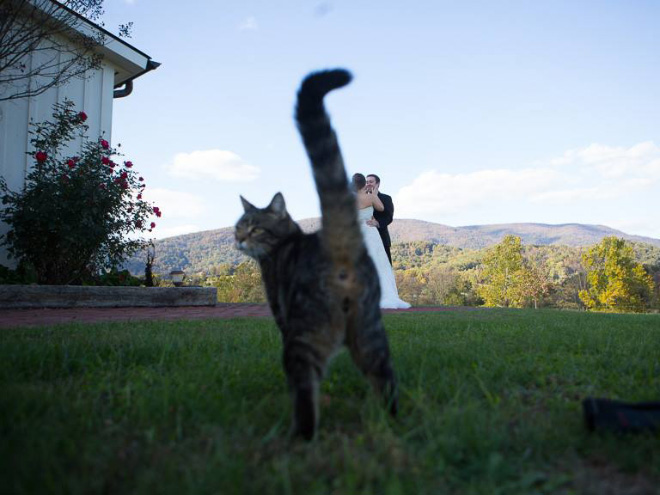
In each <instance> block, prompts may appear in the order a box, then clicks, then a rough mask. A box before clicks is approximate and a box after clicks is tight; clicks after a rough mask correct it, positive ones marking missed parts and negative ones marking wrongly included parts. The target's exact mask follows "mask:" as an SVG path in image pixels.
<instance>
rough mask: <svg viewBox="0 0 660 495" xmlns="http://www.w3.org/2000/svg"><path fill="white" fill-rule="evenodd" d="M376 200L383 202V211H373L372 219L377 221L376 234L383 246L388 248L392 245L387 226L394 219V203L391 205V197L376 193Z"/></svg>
mask: <svg viewBox="0 0 660 495" xmlns="http://www.w3.org/2000/svg"><path fill="white" fill-rule="evenodd" d="M378 199H380V200H381V201H382V202H383V206H384V207H385V209H384V210H383V211H376V210H374V218H375V219H376V220H378V225H379V227H378V233H379V234H380V238H381V239H382V240H383V246H385V247H389V246H391V245H392V241H391V240H390V233H389V231H388V230H387V226H388V225H389V224H391V223H392V219H393V218H394V203H392V197H391V196H388V195H387V194H383V193H380V192H379V193H378Z"/></svg>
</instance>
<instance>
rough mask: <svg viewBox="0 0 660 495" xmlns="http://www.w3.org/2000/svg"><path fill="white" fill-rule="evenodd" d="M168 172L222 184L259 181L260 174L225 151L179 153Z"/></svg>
mask: <svg viewBox="0 0 660 495" xmlns="http://www.w3.org/2000/svg"><path fill="white" fill-rule="evenodd" d="M168 171H169V173H170V175H172V176H173V177H179V178H183V179H196V180H204V179H214V180H217V181H220V182H249V181H253V180H255V179H257V178H258V177H259V173H260V170H259V168H258V167H255V166H254V165H250V164H249V163H247V162H245V161H244V160H243V159H242V158H241V157H240V156H238V155H237V154H236V153H232V152H231V151H225V150H204V151H193V152H192V153H179V154H177V155H176V156H175V157H174V161H173V163H172V164H171V165H169V166H168Z"/></svg>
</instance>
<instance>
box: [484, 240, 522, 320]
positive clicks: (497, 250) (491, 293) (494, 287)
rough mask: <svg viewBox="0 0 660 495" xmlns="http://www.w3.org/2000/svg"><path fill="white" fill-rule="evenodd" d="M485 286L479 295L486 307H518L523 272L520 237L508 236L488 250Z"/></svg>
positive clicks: (485, 262)
mask: <svg viewBox="0 0 660 495" xmlns="http://www.w3.org/2000/svg"><path fill="white" fill-rule="evenodd" d="M483 265H484V269H483V273H482V277H483V281H484V282H483V284H482V285H481V286H480V287H479V290H478V293H479V295H480V296H481V297H482V298H483V300H484V304H485V305H486V306H504V307H509V306H513V307H516V306H518V301H519V300H520V290H519V279H520V277H521V271H522V270H523V255H522V244H521V240H520V237H517V236H513V235H507V236H506V237H505V238H504V239H502V242H500V243H499V244H497V245H495V246H493V247H492V248H491V249H489V250H488V252H487V254H486V256H485V257H484V261H483Z"/></svg>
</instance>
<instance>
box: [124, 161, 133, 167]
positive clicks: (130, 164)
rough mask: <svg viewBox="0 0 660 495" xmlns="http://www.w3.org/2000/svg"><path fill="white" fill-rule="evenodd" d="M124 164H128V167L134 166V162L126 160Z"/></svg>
mask: <svg viewBox="0 0 660 495" xmlns="http://www.w3.org/2000/svg"><path fill="white" fill-rule="evenodd" d="M124 165H126V168H131V167H132V166H133V162H130V161H129V162H124Z"/></svg>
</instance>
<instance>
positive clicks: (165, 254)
mask: <svg viewBox="0 0 660 495" xmlns="http://www.w3.org/2000/svg"><path fill="white" fill-rule="evenodd" d="M298 224H299V225H300V226H301V228H302V229H303V231H305V232H313V231H315V230H318V228H319V227H320V225H321V221H320V218H318V217H317V218H305V219H302V220H299V221H298ZM389 230H390V236H391V238H392V242H393V243H394V244H397V243H402V242H416V241H423V242H431V243H435V244H444V245H447V246H451V247H457V248H462V249H483V248H486V247H489V246H492V245H494V244H497V243H498V242H500V241H501V240H502V239H503V238H504V237H505V236H506V235H517V236H519V237H520V238H521V240H522V242H523V244H528V245H541V246H547V245H566V246H571V247H581V246H590V245H593V244H596V243H598V242H600V241H601V239H603V238H604V237H608V236H615V237H619V238H623V239H626V240H629V241H634V242H641V243H647V244H651V245H653V246H656V247H660V239H654V238H651V237H644V236H637V235H630V234H626V233H625V232H622V231H620V230H616V229H613V228H611V227H607V226H605V225H590V224H580V223H564V224H544V223H505V224H490V225H467V226H462V227H451V226H449V225H443V224H439V223H434V222H427V221H425V220H415V219H396V220H394V222H393V223H392V224H391V225H390V228H389ZM155 245H156V262H155V265H154V272H155V273H161V274H162V273H169V271H171V270H173V269H183V270H186V271H188V272H189V273H190V272H195V273H196V272H199V271H209V270H210V269H211V267H213V266H215V265H221V264H224V263H230V264H237V263H240V262H242V261H245V260H246V257H245V256H244V255H243V254H242V253H240V252H239V251H237V250H236V249H235V248H234V228H233V227H223V228H219V229H211V230H205V231H199V232H192V233H189V234H181V235H177V236H173V237H167V238H164V239H159V240H157V241H155ZM143 258H144V255H143V254H142V253H138V255H136V256H134V257H133V258H131V259H129V260H128V261H127V262H126V263H125V264H124V267H125V268H127V269H129V270H130V271H131V272H132V273H136V274H138V273H142V272H143V271H144V259H143Z"/></svg>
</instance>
